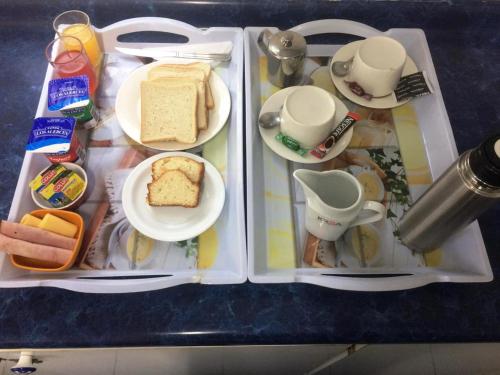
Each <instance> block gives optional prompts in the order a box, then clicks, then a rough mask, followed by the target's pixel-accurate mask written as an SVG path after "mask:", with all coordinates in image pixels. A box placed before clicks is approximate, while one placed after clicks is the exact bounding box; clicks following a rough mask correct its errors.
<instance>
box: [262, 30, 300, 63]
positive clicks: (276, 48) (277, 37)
mask: <svg viewBox="0 0 500 375" xmlns="http://www.w3.org/2000/svg"><path fill="white" fill-rule="evenodd" d="M268 49H269V52H270V53H272V54H273V55H274V56H276V57H277V58H278V59H286V58H292V57H297V56H302V55H305V54H306V39H305V38H304V37H303V36H302V35H300V34H299V33H297V32H295V31H290V30H286V31H280V32H277V33H276V34H274V35H273V36H272V37H271V38H269V46H268Z"/></svg>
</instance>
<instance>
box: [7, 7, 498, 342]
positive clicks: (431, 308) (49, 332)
mask: <svg viewBox="0 0 500 375" xmlns="http://www.w3.org/2000/svg"><path fill="white" fill-rule="evenodd" d="M12 3H13V5H7V4H6V2H2V3H1V5H0V40H2V44H1V46H0V59H1V61H2V69H1V70H0V82H1V85H0V98H1V100H2V105H1V116H0V123H1V137H0V139H1V140H0V144H1V146H0V174H1V176H2V182H1V184H0V186H1V187H0V189H1V190H0V193H1V194H0V217H1V218H5V217H6V216H7V214H8V210H9V207H10V202H11V200H12V196H13V194H14V189H15V186H16V181H17V178H18V173H19V169H20V167H21V163H22V159H23V156H24V145H25V142H26V140H27V137H28V132H29V129H30V127H31V123H32V119H33V116H34V114H35V112H36V107H37V103H38V99H39V95H40V92H41V89H42V86H41V85H42V82H43V77H44V74H45V69H46V64H45V57H44V47H45V45H46V44H47V42H48V41H49V40H50V39H51V38H52V36H53V32H52V29H51V22H52V19H53V17H54V16H56V15H57V14H58V13H60V12H61V11H64V10H68V9H73V8H80V9H82V10H84V11H86V12H87V13H89V15H90V17H91V18H92V20H93V21H94V24H95V25H96V26H97V27H103V26H106V25H108V24H111V23H114V22H116V21H119V20H122V19H126V18H131V17H140V16H163V17H169V18H176V19H179V20H182V21H185V22H188V23H191V24H194V25H196V26H200V27H202V26H242V27H244V26H278V27H281V28H286V27H291V26H294V25H296V24H299V23H303V22H306V21H310V20H314V19H320V18H345V19H351V20H355V21H359V22H363V23H366V24H368V25H370V26H373V27H376V28H378V29H381V30H386V29H388V28H396V27H399V28H422V29H423V30H424V31H425V33H426V36H427V40H428V43H429V47H430V50H431V54H432V56H433V61H434V65H435V67H436V71H437V75H438V79H439V82H440V86H441V90H442V93H443V97H444V101H445V104H446V108H447V111H448V114H449V117H450V121H451V124H452V128H453V133H454V136H455V140H456V143H457V148H458V150H459V152H462V151H464V150H466V149H469V148H472V147H474V146H476V145H477V144H478V143H480V142H481V140H482V139H483V138H484V137H485V136H487V135H488V134H489V133H492V132H493V131H494V130H496V131H499V130H500V121H499V113H500V96H499V94H500V92H499V87H500V72H499V70H498V64H499V62H500V40H499V38H500V33H499V31H500V27H499V23H498V20H499V19H500V3H494V2H490V3H479V2H467V3H459V4H457V3H454V2H453V3H452V4H450V3H443V2H438V3H434V2H384V1H377V2H360V1H349V2H333V3H332V2H313V1H307V2H303V4H298V3H296V2H289V1H271V0H268V1H265V2H262V3H260V5H253V4H252V3H246V2H242V1H227V2H218V3H215V2H214V3H203V2H199V3H198V4H191V3H189V2H182V1H181V2H175V3H167V2H162V1H155V2H147V1H143V2H134V1H120V2H118V1H110V0H104V1H99V2H90V4H91V5H87V4H88V3H87V2H84V1H64V2H62V1H51V2H47V3H48V5H42V4H43V3H44V2H33V1H19V2H16V3H15V5H14V2H12ZM255 3H257V2H255ZM80 4H82V5H81V6H80ZM479 223H480V226H481V231H482V233H483V237H484V241H485V244H486V248H487V251H488V254H489V258H490V262H491V265H492V268H493V272H494V276H495V280H494V281H493V282H491V283H486V284H436V285H429V286H426V287H422V288H418V289H415V290H409V291H403V292H384V293H355V292H344V291H338V290H331V289H327V288H322V287H317V286H311V285H301V284H290V285H262V284H261V285H258V284H249V283H246V284H243V285H227V286H202V285H183V286H179V287H174V288H170V289H166V290H161V291H154V292H148V293H135V294H128V295H90V294H80V293H73V292H68V291H64V290H58V289H52V288H32V289H3V290H0V347H1V348H17V347H38V348H40V347H89V346H147V345H211V344H258V343H261V344H292V343H326V342H331V343H334V342H337V343H346V342H424V341H425V342H438V341H439V342H448V341H499V340H500V281H499V279H500V251H499V250H500V249H499V247H500V245H499V244H500V237H499V232H498V230H499V228H500V207H499V205H497V206H496V207H495V208H494V209H492V210H490V211H489V212H487V213H486V214H484V215H483V216H482V217H481V218H480V220H479Z"/></svg>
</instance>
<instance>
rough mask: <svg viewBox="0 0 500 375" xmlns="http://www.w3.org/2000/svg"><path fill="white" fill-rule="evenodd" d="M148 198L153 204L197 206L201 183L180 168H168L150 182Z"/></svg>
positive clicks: (150, 203)
mask: <svg viewBox="0 0 500 375" xmlns="http://www.w3.org/2000/svg"><path fill="white" fill-rule="evenodd" d="M147 200H148V203H149V205H151V206H183V207H191V208H192V207H196V206H198V203H199V200H200V185H199V184H196V183H194V182H192V181H191V180H190V179H189V178H188V177H187V176H186V175H185V174H184V173H182V172H181V171H179V170H177V169H176V170H167V171H165V172H164V173H163V174H162V175H161V176H160V177H159V178H158V179H156V180H153V182H151V183H149V184H148V196H147Z"/></svg>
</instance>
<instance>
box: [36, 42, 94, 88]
mask: <svg viewBox="0 0 500 375" xmlns="http://www.w3.org/2000/svg"><path fill="white" fill-rule="evenodd" d="M45 56H46V57H47V61H48V62H49V63H50V64H51V65H52V66H53V67H54V72H55V75H56V76H57V77H59V78H69V77H75V76H80V75H86V76H87V77H88V79H89V94H90V95H94V93H95V90H96V76H95V72H94V68H93V66H92V64H91V63H90V61H89V58H88V57H87V54H86V53H85V49H84V48H83V45H82V42H80V40H79V39H77V38H75V37H72V36H63V37H59V38H55V39H54V40H53V41H51V42H50V43H49V45H48V46H47V48H46V49H45Z"/></svg>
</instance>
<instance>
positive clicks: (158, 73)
mask: <svg viewBox="0 0 500 375" xmlns="http://www.w3.org/2000/svg"><path fill="white" fill-rule="evenodd" d="M199 64H202V65H199ZM211 71H212V68H211V67H210V65H209V64H205V63H193V64H163V65H159V66H155V67H154V68H153V69H151V70H150V71H149V72H148V79H149V80H153V79H156V78H159V77H180V78H186V77H188V78H194V79H201V80H203V81H204V82H205V85H206V91H205V92H206V105H207V108H209V109H212V108H213V107H214V98H213V96H212V90H211V89H210V72H211ZM200 74H203V76H201V75H200Z"/></svg>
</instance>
